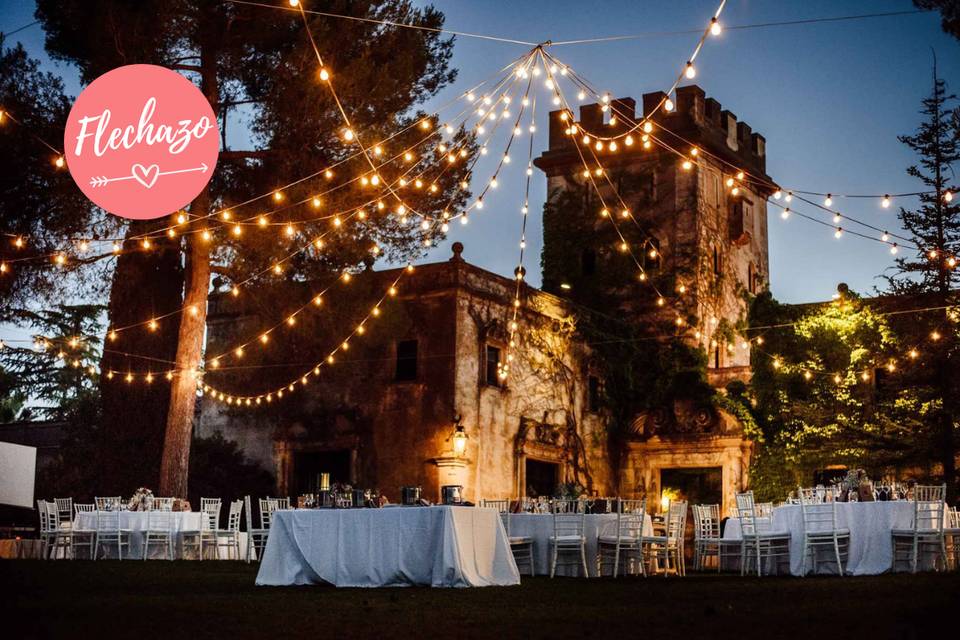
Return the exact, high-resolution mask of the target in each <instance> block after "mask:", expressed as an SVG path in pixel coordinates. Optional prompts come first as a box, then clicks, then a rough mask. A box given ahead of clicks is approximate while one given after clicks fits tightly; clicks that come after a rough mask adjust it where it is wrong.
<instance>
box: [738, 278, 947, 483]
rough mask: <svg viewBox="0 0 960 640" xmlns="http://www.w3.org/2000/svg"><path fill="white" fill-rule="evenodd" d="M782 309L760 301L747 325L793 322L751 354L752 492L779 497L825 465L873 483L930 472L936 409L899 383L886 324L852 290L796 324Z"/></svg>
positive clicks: (894, 342)
mask: <svg viewBox="0 0 960 640" xmlns="http://www.w3.org/2000/svg"><path fill="white" fill-rule="evenodd" d="M782 309H783V308H782V307H780V306H779V305H778V304H777V303H776V301H775V300H773V299H772V298H770V297H769V296H765V297H759V298H758V299H757V301H756V302H755V304H754V307H753V309H752V310H751V320H752V324H753V325H754V326H759V325H761V324H762V325H764V326H768V325H770V324H780V323H790V322H793V324H791V325H790V326H786V327H783V328H780V329H775V330H770V331H768V332H767V333H766V334H764V335H765V338H766V339H765V343H764V349H765V351H759V350H757V351H755V352H754V357H753V368H754V374H753V380H752V382H751V386H750V390H751V393H752V395H753V398H754V400H755V402H756V409H755V412H754V413H755V415H756V417H757V422H758V427H759V428H760V430H761V431H762V432H763V435H764V438H763V439H764V444H763V445H762V447H761V448H760V450H759V451H758V452H757V455H756V456H755V458H754V463H753V469H752V470H751V485H752V486H753V488H754V489H755V490H757V491H760V492H764V495H767V496H768V497H779V498H781V499H782V498H783V496H784V495H785V494H784V493H783V490H784V489H787V490H789V489H791V488H793V486H791V485H795V484H796V483H797V482H800V483H809V482H810V481H811V480H812V477H813V472H814V471H815V470H817V469H822V468H824V467H826V466H828V465H832V464H841V465H847V466H851V467H862V468H865V469H867V470H868V471H870V473H871V475H873V476H874V477H879V476H881V475H883V474H884V473H890V472H894V471H895V470H896V469H900V468H904V467H917V466H919V467H921V468H923V467H925V466H926V465H928V464H929V461H930V459H931V455H932V448H933V447H934V442H935V435H934V433H933V432H932V431H931V426H932V425H931V422H930V420H929V418H930V415H931V412H932V411H934V410H935V406H934V405H932V404H930V403H925V402H924V401H923V400H922V398H921V397H920V396H919V395H918V393H917V390H916V389H915V388H914V387H913V386H911V385H910V384H909V383H908V380H907V381H905V379H904V378H903V377H901V376H903V375H904V374H906V373H908V371H904V369H906V368H907V367H908V364H907V363H899V364H898V363H897V362H896V360H895V358H896V354H897V353H898V352H899V351H901V350H902V348H903V347H902V345H901V344H900V342H899V341H898V339H897V337H896V336H895V335H894V332H893V331H892V330H891V328H890V326H889V323H888V321H887V319H886V317H885V316H883V315H881V314H880V313H879V312H878V311H877V310H876V309H874V308H873V307H872V306H871V305H869V304H866V303H864V302H863V301H862V300H861V299H860V298H859V296H857V295H856V294H854V293H850V292H846V293H844V294H843V295H842V296H841V297H840V298H839V299H837V300H835V301H833V302H831V303H826V304H823V305H818V306H810V307H807V308H806V309H805V310H804V311H803V312H802V315H801V316H800V317H799V319H795V314H796V310H786V312H785V313H783V315H781V316H780V317H779V318H778V317H777V315H776V311H777V310H782ZM759 318H762V321H759V320H758V319H759ZM888 367H889V369H888ZM778 492H779V493H778Z"/></svg>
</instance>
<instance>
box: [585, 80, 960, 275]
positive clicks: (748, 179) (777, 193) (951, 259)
mask: <svg viewBox="0 0 960 640" xmlns="http://www.w3.org/2000/svg"><path fill="white" fill-rule="evenodd" d="M569 78H570V80H571V81H572V82H574V83H577V84H579V85H580V86H581V87H583V88H582V89H581V92H583V91H585V90H586V91H590V92H591V93H592V94H593V95H594V96H596V97H597V98H598V99H599V100H601V101H603V100H604V98H606V101H605V104H604V105H603V106H604V107H608V108H610V109H611V111H612V113H613V115H612V116H611V119H613V118H615V117H617V116H619V117H621V118H624V119H626V120H627V121H628V122H629V120H630V118H632V117H633V116H632V114H623V113H622V112H620V111H619V110H618V109H617V105H616V103H615V102H613V101H611V100H610V99H609V94H604V95H601V94H599V93H598V92H597V90H596V89H594V88H593V87H592V86H591V85H590V83H589V82H588V81H586V80H585V79H583V78H582V77H581V76H579V75H578V74H576V73H574V72H573V71H572V70H571V72H570V74H569ZM571 113H572V111H571ZM568 118H569V116H568ZM654 130H655V128H654V124H653V123H652V122H647V123H646V125H645V126H644V135H643V136H642V138H641V140H642V142H643V146H644V148H645V149H650V148H651V147H652V145H653V144H654V143H656V144H657V146H659V147H660V148H663V149H665V150H668V151H670V152H672V153H673V154H674V155H676V156H677V157H679V158H680V159H681V161H682V162H681V166H682V168H683V169H685V170H690V169H692V168H693V167H694V166H696V165H697V164H698V161H697V156H698V154H703V155H705V156H707V157H709V158H711V159H712V160H714V161H716V162H718V163H720V164H722V165H723V166H726V167H728V169H729V170H730V172H731V173H730V174H729V175H728V176H727V177H726V179H725V181H724V183H725V185H726V186H727V188H728V189H730V193H731V195H734V196H736V195H739V191H740V189H741V187H742V186H744V185H749V186H755V187H759V188H760V189H761V190H762V191H769V192H771V193H772V199H771V198H770V197H769V196H768V197H767V200H768V202H770V203H771V204H773V205H775V206H777V207H778V208H780V209H782V210H783V211H782V213H781V217H782V218H783V219H787V218H789V217H790V214H791V213H798V215H799V216H800V217H802V218H805V219H807V220H811V221H813V222H817V223H820V224H824V225H826V226H829V227H831V228H832V229H833V230H834V237H836V238H840V237H842V236H843V234H844V233H849V234H850V235H853V236H857V237H862V238H866V239H869V240H874V241H877V242H881V243H883V244H885V245H887V246H888V247H889V248H890V253H891V254H894V255H895V254H897V253H898V252H899V250H900V249H901V248H904V247H910V248H915V249H917V250H918V251H924V250H923V249H922V248H921V247H919V246H917V245H916V244H914V243H913V242H912V240H911V239H910V238H907V237H905V236H902V235H900V234H897V233H894V232H889V231H887V230H884V229H882V228H880V227H878V226H876V225H873V224H870V223H868V222H864V221H862V220H859V219H857V218H855V217H853V216H849V215H845V214H843V213H841V212H840V211H838V210H836V209H831V208H830V207H831V206H832V205H833V198H834V197H838V198H839V197H856V198H866V197H877V198H880V196H869V195H865V194H853V195H850V196H847V195H843V194H841V195H838V196H831V194H826V198H825V200H824V203H823V205H820V204H818V203H816V202H813V201H812V200H809V199H808V198H805V197H803V195H795V194H797V193H806V192H803V191H799V190H796V191H795V190H784V189H783V188H781V187H780V186H779V185H777V184H775V183H773V182H771V181H769V180H767V179H765V178H764V177H762V176H756V175H753V174H751V173H750V172H748V171H746V170H744V169H742V168H739V167H737V166H736V165H734V164H732V163H731V162H729V161H727V160H726V159H724V158H721V157H719V156H717V155H714V154H711V153H710V152H709V151H706V150H702V149H699V148H698V147H697V146H696V145H695V144H693V143H692V142H691V141H689V140H687V139H686V138H684V137H683V136H681V135H680V134H678V133H676V132H675V131H673V130H671V129H668V128H657V129H656V130H657V131H661V132H665V133H666V134H667V135H670V136H672V137H674V138H676V139H677V140H679V141H680V142H681V143H683V144H685V145H688V148H689V149H690V151H689V152H688V153H684V152H682V151H680V150H678V149H676V148H675V147H673V146H672V145H670V144H669V143H667V142H665V141H664V140H663V139H662V138H660V137H658V136H657V135H656V134H655V133H653V132H654ZM580 131H583V129H582V127H581V126H580V124H579V123H573V126H571V127H570V128H568V134H571V135H572V134H578V133H579V132H580ZM591 142H592V140H591V139H590V138H589V136H588V135H585V136H584V138H583V143H584V148H587V149H588V150H590V152H591V153H593V151H594V148H595V149H596V151H597V152H599V151H601V150H603V151H610V152H616V151H617V149H618V147H617V145H616V143H615V142H614V143H611V144H609V145H604V144H602V143H601V142H599V141H597V142H596V144H595V145H593V148H591V146H590V143H591ZM632 144H633V141H632V139H630V140H627V144H626V146H631V145H632ZM928 193H933V192H912V193H900V194H894V195H889V194H885V195H884V196H882V199H881V206H882V207H883V208H888V207H889V206H890V203H891V199H892V198H893V197H903V196H912V195H924V194H928ZM794 198H796V199H797V200H799V201H802V202H805V203H807V204H809V205H811V206H814V207H817V208H819V209H821V210H823V211H826V212H828V213H830V214H831V216H832V218H833V224H832V225H830V224H827V223H825V222H823V221H821V220H818V219H815V218H813V217H811V216H808V215H804V214H802V213H799V212H798V211H797V210H796V208H795V206H796V205H794V207H792V208H791V207H785V206H783V205H781V204H780V203H779V202H778V201H780V200H781V199H783V200H785V201H786V202H787V203H789V202H791V201H792V200H793V199H794ZM943 198H944V200H945V201H946V202H950V201H952V199H953V194H952V192H950V191H946V192H945V193H944V195H943ZM845 222H849V223H851V224H854V225H858V226H862V227H864V228H867V229H871V230H873V231H876V232H878V233H879V237H874V236H870V235H867V234H863V233H858V232H855V231H852V230H850V229H849V227H844V226H843V225H844V223H845ZM892 238H897V240H892ZM927 253H928V255H929V257H930V258H931V259H935V258H937V257H941V258H943V259H944V260H945V262H946V264H947V266H948V267H950V268H953V267H954V266H955V265H956V263H957V258H956V257H955V256H945V257H944V256H939V255H938V253H937V252H936V251H932V252H931V251H927Z"/></svg>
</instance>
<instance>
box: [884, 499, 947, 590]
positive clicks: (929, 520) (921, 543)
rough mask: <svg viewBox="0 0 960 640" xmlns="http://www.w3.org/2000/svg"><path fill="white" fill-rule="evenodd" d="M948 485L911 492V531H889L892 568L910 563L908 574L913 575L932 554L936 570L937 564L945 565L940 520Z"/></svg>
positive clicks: (944, 544) (944, 550)
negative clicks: (891, 546) (926, 556)
mask: <svg viewBox="0 0 960 640" xmlns="http://www.w3.org/2000/svg"><path fill="white" fill-rule="evenodd" d="M946 495H947V485H946V483H944V484H942V485H939V486H937V485H933V486H924V485H917V486H916V487H914V489H913V527H912V528H910V529H894V530H893V531H891V532H890V534H891V535H890V537H891V539H892V541H893V566H892V570H894V571H895V570H896V568H897V560H905V561H907V562H909V563H910V572H911V573H916V572H917V567H918V566H919V564H920V558H921V557H922V556H923V555H924V554H926V555H931V554H932V555H934V556H935V557H934V568H935V569H938V568H939V567H938V561H939V560H942V562H943V566H944V567H946V564H947V543H946V537H945V535H944V529H943V521H944V514H945V511H946V502H945V500H946Z"/></svg>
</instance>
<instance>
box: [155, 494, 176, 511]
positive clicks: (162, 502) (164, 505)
mask: <svg viewBox="0 0 960 640" xmlns="http://www.w3.org/2000/svg"><path fill="white" fill-rule="evenodd" d="M174 502H175V498H158V497H157V496H154V497H153V510H154V511H173V503H174Z"/></svg>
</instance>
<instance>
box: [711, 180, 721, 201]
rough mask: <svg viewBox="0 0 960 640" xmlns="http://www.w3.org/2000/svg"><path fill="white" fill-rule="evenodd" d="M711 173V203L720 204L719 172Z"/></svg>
mask: <svg viewBox="0 0 960 640" xmlns="http://www.w3.org/2000/svg"><path fill="white" fill-rule="evenodd" d="M712 174H713V204H715V205H716V206H718V207H719V206H720V193H721V191H720V174H719V173H716V172H712Z"/></svg>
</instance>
